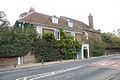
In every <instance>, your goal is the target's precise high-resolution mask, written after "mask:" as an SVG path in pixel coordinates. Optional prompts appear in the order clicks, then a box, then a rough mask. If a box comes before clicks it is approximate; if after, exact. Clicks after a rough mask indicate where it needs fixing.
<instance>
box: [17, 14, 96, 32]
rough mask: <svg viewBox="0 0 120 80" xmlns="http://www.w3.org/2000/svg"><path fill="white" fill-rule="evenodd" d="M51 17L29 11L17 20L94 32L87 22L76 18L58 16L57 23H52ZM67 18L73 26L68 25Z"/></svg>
mask: <svg viewBox="0 0 120 80" xmlns="http://www.w3.org/2000/svg"><path fill="white" fill-rule="evenodd" d="M51 17H52V16H49V15H45V14H41V13H38V12H31V13H29V14H27V15H26V16H24V17H23V18H20V19H19V20H17V21H19V22H26V23H31V24H36V25H40V24H42V25H47V26H49V27H55V26H58V27H60V28H63V29H65V30H70V31H77V32H81V31H82V29H84V30H90V31H94V32H95V30H94V29H90V27H89V26H88V25H87V24H85V23H83V22H81V21H77V20H74V19H70V18H67V17H63V16H60V17H59V18H58V20H59V21H58V24H54V23H52V19H51ZM68 19H69V20H70V21H72V22H73V27H69V26H68V23H67V20H68Z"/></svg>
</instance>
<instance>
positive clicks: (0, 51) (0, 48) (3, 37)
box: [0, 27, 34, 57]
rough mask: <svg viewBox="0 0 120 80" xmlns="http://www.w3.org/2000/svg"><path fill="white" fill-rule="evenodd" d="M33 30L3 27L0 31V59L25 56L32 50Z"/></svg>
mask: <svg viewBox="0 0 120 80" xmlns="http://www.w3.org/2000/svg"><path fill="white" fill-rule="evenodd" d="M33 33H34V29H31V28H30V27H28V28H26V29H25V30H24V32H22V31H21V29H16V28H10V29H9V28H8V27H4V28H2V30H1V31H0V57H8V56H9V57H10V56H25V55H27V54H28V53H29V52H30V51H31V49H32V42H33V37H34V34H33Z"/></svg>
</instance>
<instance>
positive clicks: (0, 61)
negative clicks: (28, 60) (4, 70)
mask: <svg viewBox="0 0 120 80" xmlns="http://www.w3.org/2000/svg"><path fill="white" fill-rule="evenodd" d="M17 62H18V57H8V58H0V67H3V66H13V65H14V64H17Z"/></svg>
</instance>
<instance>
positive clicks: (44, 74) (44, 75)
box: [16, 66, 82, 80]
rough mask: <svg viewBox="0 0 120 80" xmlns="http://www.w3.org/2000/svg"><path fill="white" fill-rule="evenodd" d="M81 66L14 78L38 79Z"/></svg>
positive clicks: (22, 79)
mask: <svg viewBox="0 0 120 80" xmlns="http://www.w3.org/2000/svg"><path fill="white" fill-rule="evenodd" d="M81 67H82V66H77V67H73V68H69V69H65V70H58V71H54V72H47V73H42V74H36V75H31V76H27V77H22V78H18V79H16V80H27V79H28V80H35V79H40V78H44V77H48V76H53V75H57V74H61V73H65V72H68V71H71V70H75V69H78V68H81Z"/></svg>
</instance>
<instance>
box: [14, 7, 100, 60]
mask: <svg viewBox="0 0 120 80" xmlns="http://www.w3.org/2000/svg"><path fill="white" fill-rule="evenodd" d="M88 22H89V24H88V25H87V24H85V23H83V22H81V21H78V20H75V19H71V18H68V17H65V16H60V17H57V16H55V15H53V16H49V15H46V14H42V13H38V12H35V10H34V8H30V10H29V12H28V13H27V14H25V15H23V16H21V18H20V19H18V20H17V21H16V23H17V24H18V25H17V27H21V28H23V29H24V25H25V24H26V23H29V24H32V25H34V27H35V29H36V31H37V33H38V35H39V36H42V35H43V34H45V33H48V32H51V33H53V34H54V36H55V38H56V39H58V40H59V39H60V31H59V28H62V29H63V30H64V32H65V33H66V34H68V35H71V36H72V37H74V39H76V40H78V41H80V42H82V43H83V44H85V46H84V45H83V49H84V48H85V47H86V49H89V44H88V43H87V42H88V41H89V40H90V39H91V40H96V41H98V40H101V36H100V31H98V30H95V29H94V25H93V16H92V15H91V14H89V16H88ZM86 44H87V45H86ZM82 53H83V52H82ZM80 56H83V55H80ZM87 57H89V50H88V56H87ZM82 58H83V57H82Z"/></svg>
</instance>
